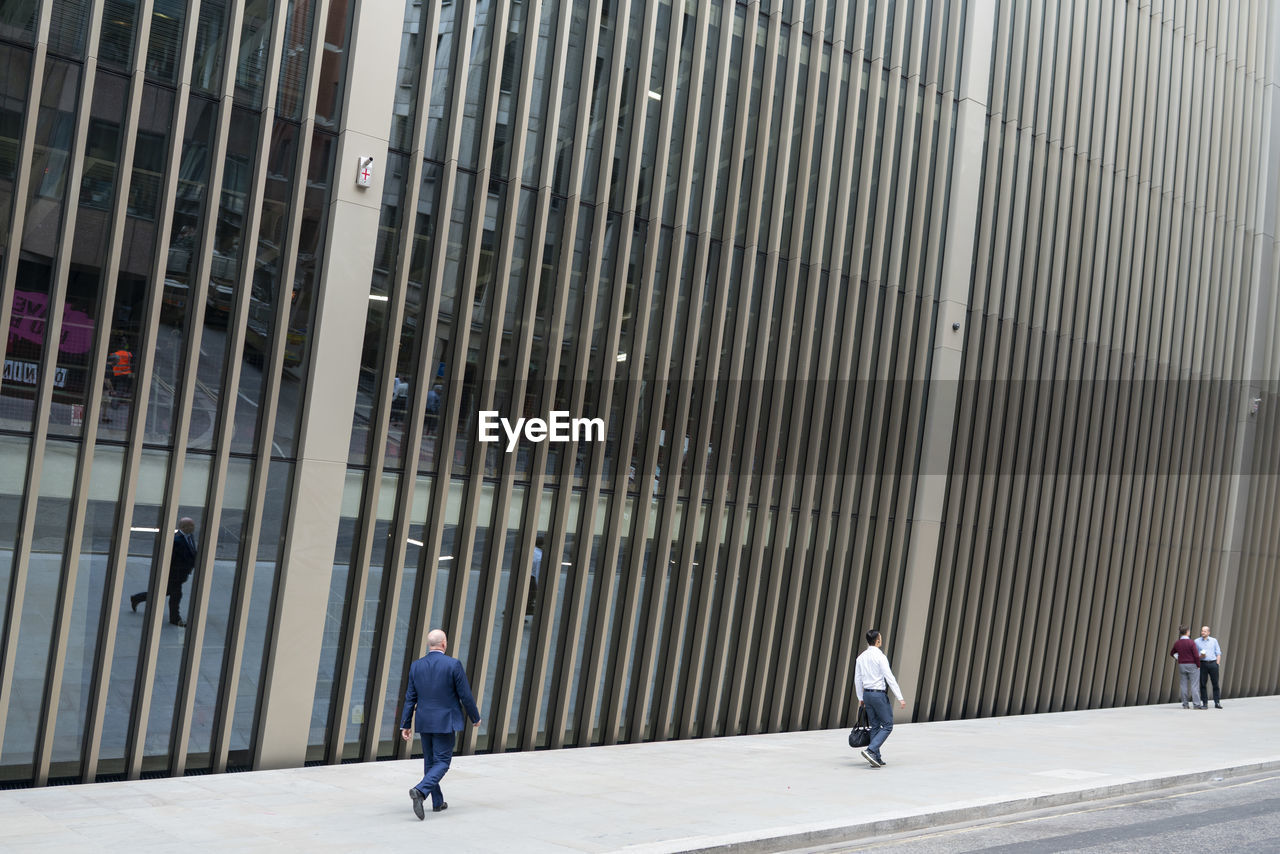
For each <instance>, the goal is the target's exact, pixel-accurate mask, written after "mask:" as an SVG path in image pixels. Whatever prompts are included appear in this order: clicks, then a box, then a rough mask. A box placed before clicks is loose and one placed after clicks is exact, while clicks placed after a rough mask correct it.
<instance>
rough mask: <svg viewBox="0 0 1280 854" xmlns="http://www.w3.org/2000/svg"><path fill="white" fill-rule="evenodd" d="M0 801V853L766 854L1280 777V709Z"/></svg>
mask: <svg viewBox="0 0 1280 854" xmlns="http://www.w3.org/2000/svg"><path fill="white" fill-rule="evenodd" d="M1223 705H1224V706H1225V707H1226V708H1225V709H1223V710H1221V711H1218V710H1214V709H1210V710H1209V711H1203V712H1201V711H1184V710H1182V709H1181V708H1180V707H1179V706H1178V705H1176V704H1173V705H1161V706H1144V707H1139V708H1128V709H1104V710H1099V711H1087V712H1063V713H1060V714H1052V715H1026V716H1019V717H1007V718H986V719H982V720H968V721H954V722H944V723H928V724H900V725H899V726H897V727H896V728H895V730H894V733H893V736H892V738H890V740H889V741H888V742H887V743H886V745H885V748H884V757H885V759H886V760H887V761H888V763H889V764H888V766H887V767H885V768H880V769H872V768H870V767H868V765H867V764H866V763H865V762H864V761H863V760H862V759H861V757H859V756H858V754H857V752H856V751H853V750H850V749H849V747H848V745H847V743H846V741H845V737H846V734H847V733H846V731H845V730H828V731H824V732H807V733H788V734H781V735H759V736H743V737H738V738H723V739H707V740H698V741H675V742H662V743H657V744H641V745H622V746H617V747H596V748H587V749H582V750H558V751H539V752H535V753H513V754H501V755H491V756H463V757H457V758H455V759H454V762H453V769H452V770H451V771H450V773H449V775H448V777H446V778H445V780H444V790H445V795H446V798H447V799H448V801H449V810H448V811H447V812H443V813H439V814H433V813H431V812H430V811H428V812H427V818H426V821H422V822H420V821H418V820H417V819H416V818H415V817H414V815H413V812H412V810H411V808H410V803H409V797H408V789H409V787H410V786H411V785H413V784H414V783H416V782H417V781H418V779H419V778H420V777H421V773H422V764H421V762H420V761H418V760H412V761H406V762H378V763H370V764H362V765H341V766H326V767H316V768H302V769H294V770H288V771H264V772H257V773H244V774H223V775H217V776H205V777H187V778H183V779H166V780H146V781H137V782H129V783H103V784H96V785H84V786H71V787H57V788H46V789H25V790H17V791H9V792H0V849H3V850H22V851H39V850H45V849H49V850H52V849H55V848H56V849H65V848H72V849H76V850H89V849H97V850H100V849H102V848H104V847H105V848H107V849H109V850H124V849H128V850H132V851H137V850H174V849H178V848H181V849H183V850H219V851H227V850H235V851H244V850H261V851H267V850H280V849H286V850H304V849H305V850H308V851H315V850H324V851H365V850H375V849H376V850H392V849H394V850H415V849H418V848H420V847H422V846H429V847H430V848H431V849H432V850H449V851H459V852H473V851H486V852H487V851H492V852H516V851H519V852H525V851H528V852H540V851H547V852H550V851H589V852H596V851H629V852H671V851H690V850H702V849H708V848H722V849H724V850H736V851H771V850H779V849H785V848H800V847H805V846H813V845H819V844H823V843H828V842H835V841H839V840H844V839H854V838H858V837H866V836H871V835H875V834H879V833H888V832H893V831H900V830H907V829H911V828H914V827H927V826H932V825H937V824H944V823H948V822H954V821H970V820H973V819H976V818H982V817H985V816H995V815H1001V814H1004V813H1008V812H1014V811H1021V810H1026V809H1034V808H1039V807H1045V806H1052V805H1055V804H1061V803H1071V802H1074V801H1079V800H1083V799H1089V798H1095V797H1105V796H1110V795H1117V794H1125V793H1131V792H1138V791H1144V790H1147V789H1154V788H1159V787H1161V786H1166V785H1174V784H1177V783H1185V782H1191V781H1194V780H1199V779H1204V778H1207V777H1212V776H1219V775H1223V774H1233V773H1246V772H1250V771H1262V770H1268V769H1271V768H1280V697H1260V698H1252V699H1243V700H1239V699H1229V700H1225V701H1224V702H1223Z"/></svg>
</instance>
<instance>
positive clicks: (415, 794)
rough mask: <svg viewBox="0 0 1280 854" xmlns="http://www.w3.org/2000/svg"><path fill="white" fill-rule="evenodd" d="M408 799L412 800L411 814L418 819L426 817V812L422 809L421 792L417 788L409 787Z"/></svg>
mask: <svg viewBox="0 0 1280 854" xmlns="http://www.w3.org/2000/svg"><path fill="white" fill-rule="evenodd" d="M409 800H411V801H413V814H414V815H416V816H417V817H418V821H422V820H423V819H424V818H426V817H427V814H426V813H425V812H424V811H423V809H422V792H419V791H418V790H417V789H410V790H409Z"/></svg>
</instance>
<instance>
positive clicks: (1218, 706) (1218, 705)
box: [1213, 703, 1222, 709]
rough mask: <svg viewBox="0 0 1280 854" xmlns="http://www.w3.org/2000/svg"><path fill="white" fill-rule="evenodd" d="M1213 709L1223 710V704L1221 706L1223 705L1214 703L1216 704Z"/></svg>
mask: <svg viewBox="0 0 1280 854" xmlns="http://www.w3.org/2000/svg"><path fill="white" fill-rule="evenodd" d="M1213 707H1214V708H1215V709H1221V708H1222V704H1221V703H1214V704H1213Z"/></svg>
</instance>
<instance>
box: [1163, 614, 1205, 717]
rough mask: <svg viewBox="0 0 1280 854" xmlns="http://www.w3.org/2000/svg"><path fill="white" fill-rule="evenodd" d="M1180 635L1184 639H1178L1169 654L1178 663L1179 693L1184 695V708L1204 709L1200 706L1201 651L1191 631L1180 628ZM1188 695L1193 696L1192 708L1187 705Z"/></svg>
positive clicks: (1184, 627) (1183, 627)
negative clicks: (1197, 647) (1192, 637)
mask: <svg viewBox="0 0 1280 854" xmlns="http://www.w3.org/2000/svg"><path fill="white" fill-rule="evenodd" d="M1178 634H1180V635H1182V637H1180V638H1178V641H1177V643H1175V644H1174V645H1173V650H1172V651H1170V653H1169V654H1170V655H1171V656H1173V658H1174V659H1175V660H1176V661H1177V662H1178V691H1179V693H1180V694H1181V695H1182V708H1184V709H1189V708H1191V707H1192V706H1194V707H1195V708H1197V709H1203V708H1204V706H1202V705H1201V704H1200V651H1199V650H1197V649H1196V642H1195V641H1193V640H1192V639H1191V629H1189V628H1187V627H1186V626H1179V627H1178ZM1188 695H1190V696H1191V706H1188V705H1187V696H1188Z"/></svg>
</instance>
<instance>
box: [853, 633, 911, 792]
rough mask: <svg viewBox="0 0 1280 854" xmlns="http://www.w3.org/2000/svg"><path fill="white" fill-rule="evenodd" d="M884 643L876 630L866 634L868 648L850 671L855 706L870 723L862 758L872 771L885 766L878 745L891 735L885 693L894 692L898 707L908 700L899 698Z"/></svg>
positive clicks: (890, 710) (888, 706) (888, 707)
mask: <svg viewBox="0 0 1280 854" xmlns="http://www.w3.org/2000/svg"><path fill="white" fill-rule="evenodd" d="M883 644H884V638H883V637H882V636H881V634H880V632H879V631H877V630H876V629H872V630H871V631H869V632H867V649H866V651H865V652H863V653H862V655H860V656H858V663H857V666H856V667H855V668H854V671H853V687H854V690H856V691H857V692H858V706H859V707H861V706H864V705H865V706H866V707H867V719H868V721H869V723H870V724H871V743H870V744H869V745H867V747H866V749H865V750H863V751H862V758H863V759H865V760H867V762H868V763H870V765H871V767H872V768H883V767H884V765H885V761H884V759H882V758H881V757H880V745H882V744H884V742H885V739H887V738H888V737H889V733H891V732H893V706H892V704H890V702H889V695H888V693H886V691H893V695H894V696H895V697H897V698H898V703H899V705H900V707H901V708H904V709H905V708H906V707H907V701H906V700H904V699H903V698H902V690H901V689H900V688H899V687H898V680H897V679H894V678H893V671H892V670H890V669H889V659H888V657H886V656H885V654H884V653H883V652H881V651H880V647H881V646H883Z"/></svg>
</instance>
